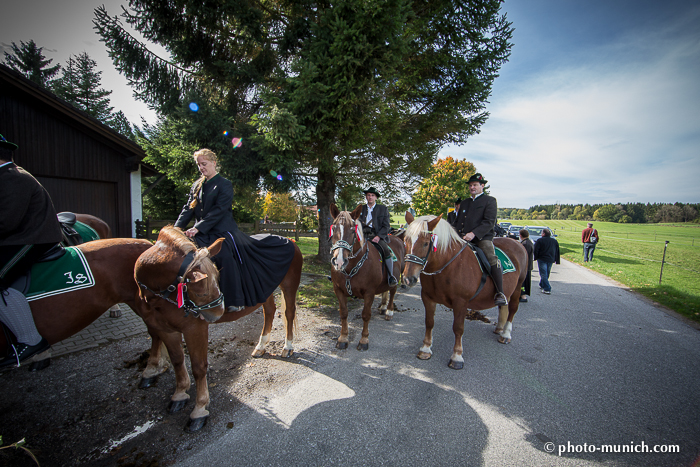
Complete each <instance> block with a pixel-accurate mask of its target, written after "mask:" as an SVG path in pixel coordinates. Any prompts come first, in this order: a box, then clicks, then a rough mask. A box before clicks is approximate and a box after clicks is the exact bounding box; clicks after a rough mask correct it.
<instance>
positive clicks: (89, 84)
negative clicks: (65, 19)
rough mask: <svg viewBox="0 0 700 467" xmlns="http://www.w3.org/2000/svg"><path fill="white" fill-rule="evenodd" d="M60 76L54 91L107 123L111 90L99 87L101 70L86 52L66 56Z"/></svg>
mask: <svg viewBox="0 0 700 467" xmlns="http://www.w3.org/2000/svg"><path fill="white" fill-rule="evenodd" d="M62 71H63V73H62V76H61V77H60V78H59V79H57V80H56V85H55V93H56V95H57V96H58V97H60V98H62V99H63V100H65V101H67V102H69V103H71V104H73V105H74V106H76V107H77V108H79V109H80V110H83V111H84V112H86V113H87V114H88V115H91V116H92V117H95V118H96V119H97V120H99V121H101V122H102V123H106V124H109V123H110V121H111V119H112V110H113V109H114V108H113V107H111V106H110V105H109V99H108V96H109V95H110V94H112V91H107V90H106V89H104V88H101V87H100V85H101V83H102V72H101V71H98V70H97V62H95V60H93V59H91V58H90V56H89V55H88V54H87V52H82V53H80V54H78V55H77V56H73V55H71V56H70V57H68V63H67V64H66V66H65V67H64V68H63V70H62Z"/></svg>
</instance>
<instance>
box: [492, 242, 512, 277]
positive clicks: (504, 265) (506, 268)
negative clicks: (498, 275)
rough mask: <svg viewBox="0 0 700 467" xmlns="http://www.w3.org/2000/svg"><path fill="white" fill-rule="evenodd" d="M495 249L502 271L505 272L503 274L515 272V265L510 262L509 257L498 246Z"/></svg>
mask: <svg viewBox="0 0 700 467" xmlns="http://www.w3.org/2000/svg"><path fill="white" fill-rule="evenodd" d="M493 248H494V250H496V257H497V258H498V260H499V261H500V262H501V270H502V271H503V274H505V273H507V272H515V265H514V264H513V262H512V261H511V260H510V258H509V257H508V255H507V254H505V252H504V251H503V250H501V249H500V248H498V247H497V246H494V247H493Z"/></svg>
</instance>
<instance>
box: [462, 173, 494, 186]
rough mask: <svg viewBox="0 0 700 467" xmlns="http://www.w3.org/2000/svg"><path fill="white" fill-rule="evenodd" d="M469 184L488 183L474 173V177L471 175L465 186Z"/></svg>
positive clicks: (481, 176) (478, 174)
mask: <svg viewBox="0 0 700 467" xmlns="http://www.w3.org/2000/svg"><path fill="white" fill-rule="evenodd" d="M471 182H479V183H481V184H482V185H486V184H487V183H488V182H489V181H488V180H484V176H483V175H481V174H480V173H475V174H474V175H472V176H471V177H469V181H467V184H469V183H471Z"/></svg>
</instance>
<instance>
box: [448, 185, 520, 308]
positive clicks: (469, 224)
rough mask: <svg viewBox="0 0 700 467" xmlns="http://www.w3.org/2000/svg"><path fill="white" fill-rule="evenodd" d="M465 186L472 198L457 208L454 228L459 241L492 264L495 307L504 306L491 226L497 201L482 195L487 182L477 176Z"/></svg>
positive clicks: (495, 212) (500, 271)
mask: <svg viewBox="0 0 700 467" xmlns="http://www.w3.org/2000/svg"><path fill="white" fill-rule="evenodd" d="M468 183H469V194H471V197H470V198H467V199H466V200H464V201H462V203H461V204H460V205H459V208H460V209H459V214H458V215H457V220H456V221H455V224H454V227H455V229H456V230H457V233H459V235H461V236H462V238H464V239H465V240H466V241H468V242H472V243H474V244H475V245H476V246H478V247H479V248H481V249H482V250H483V251H484V254H485V255H486V258H488V260H489V264H490V265H491V278H492V279H493V283H494V286H495V287H496V290H497V292H496V295H495V296H494V305H495V306H503V305H507V304H508V299H507V298H506V296H505V294H504V293H503V271H502V269H501V263H500V261H499V260H498V258H497V257H496V251H495V250H494V248H493V236H494V229H493V227H494V225H495V224H496V217H497V215H498V202H497V201H496V198H494V197H492V196H489V195H487V194H486V193H484V186H485V185H486V184H487V183H488V181H487V180H484V177H483V176H482V175H481V174H480V173H476V174H474V175H472V176H471V177H470V178H469V181H468Z"/></svg>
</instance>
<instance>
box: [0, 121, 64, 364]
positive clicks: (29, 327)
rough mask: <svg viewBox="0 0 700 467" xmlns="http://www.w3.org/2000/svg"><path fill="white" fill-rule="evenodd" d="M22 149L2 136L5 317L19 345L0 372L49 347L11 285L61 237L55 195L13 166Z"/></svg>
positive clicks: (0, 308) (0, 236)
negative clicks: (14, 154) (15, 156)
mask: <svg viewBox="0 0 700 467" xmlns="http://www.w3.org/2000/svg"><path fill="white" fill-rule="evenodd" d="M15 149H17V145H16V144H14V143H10V142H9V141H7V140H6V139H5V138H4V137H3V136H2V135H0V199H2V200H4V202H3V203H0V295H2V300H0V318H1V320H2V322H3V323H5V324H6V325H7V327H8V328H10V330H11V331H12V332H13V333H14V335H15V337H16V338H17V345H15V346H13V350H12V352H11V353H10V355H8V356H7V357H6V358H4V359H3V360H2V361H0V368H4V367H9V366H11V365H13V364H16V365H17V366H19V365H20V363H21V362H22V361H24V360H26V359H28V358H30V357H32V356H33V355H35V354H38V353H41V352H43V351H45V350H47V349H48V348H49V347H50V346H49V343H48V342H47V341H46V339H44V338H43V337H42V336H41V335H40V334H39V332H38V331H37V329H36V325H35V324H34V318H33V317H32V311H31V309H30V308H29V303H28V302H27V299H26V297H25V296H24V295H23V294H22V293H21V292H19V291H18V290H15V289H12V288H10V285H12V283H13V282H14V281H15V280H16V279H17V278H18V277H21V276H22V275H23V274H24V273H25V272H27V271H28V270H29V268H30V267H31V266H32V264H34V263H35V262H36V261H37V260H38V259H39V258H41V256H42V255H44V254H45V253H46V252H47V251H48V250H50V249H51V248H53V247H54V246H56V244H57V243H59V242H60V241H61V239H62V234H61V227H60V225H59V223H58V219H57V218H56V210H55V209H54V207H53V202H52V201H51V197H50V196H49V194H48V193H47V192H46V190H45V189H44V187H43V186H41V184H40V183H39V182H38V181H37V180H36V179H35V178H34V177H33V176H32V175H31V174H30V173H29V172H27V171H26V170H24V169H23V168H21V167H18V166H17V165H15V163H14V162H13V153H14V151H15Z"/></svg>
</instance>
